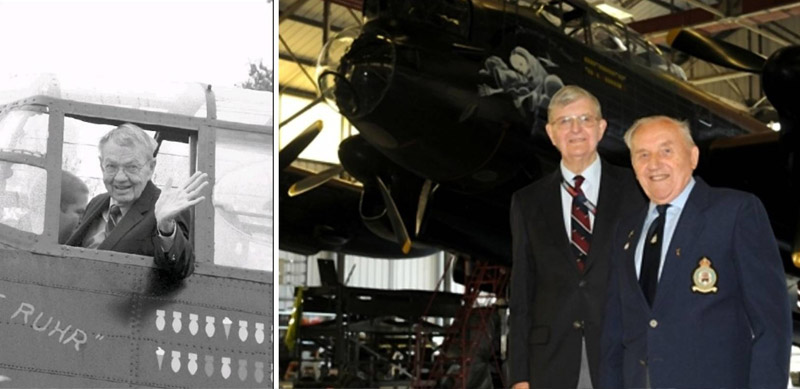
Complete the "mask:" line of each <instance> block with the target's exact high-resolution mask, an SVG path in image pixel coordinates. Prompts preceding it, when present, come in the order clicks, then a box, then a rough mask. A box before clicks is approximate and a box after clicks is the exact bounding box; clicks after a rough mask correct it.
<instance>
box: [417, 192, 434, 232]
mask: <svg viewBox="0 0 800 389" xmlns="http://www.w3.org/2000/svg"><path fill="white" fill-rule="evenodd" d="M432 187H433V182H431V180H425V183H424V184H422V190H421V191H420V193H419V203H418V204H417V225H416V228H415V229H414V236H419V229H420V227H422V218H423V217H424V216H425V208H427V206H428V198H429V197H430V195H431V188H432Z"/></svg>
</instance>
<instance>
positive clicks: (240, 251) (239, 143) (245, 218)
mask: <svg viewBox="0 0 800 389" xmlns="http://www.w3.org/2000/svg"><path fill="white" fill-rule="evenodd" d="M216 133H217V139H216V151H215V156H216V161H215V166H216V182H215V183H214V185H213V188H214V194H213V199H214V263H216V264H218V265H225V266H234V267H242V268H247V269H256V270H266V271H272V245H273V241H272V231H273V225H272V136H270V135H268V134H261V133H247V132H240V131H237V132H234V131H229V130H224V129H217V130H216Z"/></svg>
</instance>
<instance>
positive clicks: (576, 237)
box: [565, 175, 592, 271]
mask: <svg viewBox="0 0 800 389" xmlns="http://www.w3.org/2000/svg"><path fill="white" fill-rule="evenodd" d="M574 180H575V186H574V187H570V186H569V185H565V186H566V187H567V192H568V193H569V194H570V195H571V196H572V218H571V219H572V223H571V229H570V231H571V233H570V243H571V248H572V253H573V254H574V255H575V264H576V265H577V266H578V270H580V271H583V269H584V267H585V266H586V256H587V255H589V247H590V246H591V244H592V223H591V221H590V220H589V207H588V204H587V203H588V201H587V199H586V195H584V194H583V190H581V185H582V184H583V180H584V178H583V176H580V175H578V176H575V178H574ZM570 189H572V190H570Z"/></svg>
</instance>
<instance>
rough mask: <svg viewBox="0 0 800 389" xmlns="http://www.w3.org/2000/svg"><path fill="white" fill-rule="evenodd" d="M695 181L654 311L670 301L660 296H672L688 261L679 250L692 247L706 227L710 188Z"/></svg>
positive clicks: (666, 262)
mask: <svg viewBox="0 0 800 389" xmlns="http://www.w3.org/2000/svg"><path fill="white" fill-rule="evenodd" d="M695 180H696V182H695V185H694V188H692V192H691V193H690V194H689V198H688V199H687V200H686V204H685V205H684V208H683V210H682V211H681V215H680V219H679V220H678V225H677V226H675V233H674V234H673V235H672V240H670V242H669V249H668V250H667V252H666V254H665V255H664V268H663V270H662V271H661V278H660V279H659V281H658V291H657V292H656V298H655V302H654V303H653V309H654V310H655V309H656V308H658V307H659V306H660V305H661V304H663V303H661V301H662V300H669V298H667V297H660V296H669V295H670V294H671V293H670V291H671V290H672V289H673V288H674V287H675V286H674V283H675V276H676V274H678V273H680V272H681V262H685V261H686V260H687V259H686V258H684V257H682V256H681V255H680V254H679V253H680V250H679V249H680V248H682V247H691V246H692V245H693V244H692V242H693V241H694V239H695V237H697V236H699V235H701V233H702V231H703V228H705V225H706V218H705V215H704V214H703V212H702V210H703V209H704V208H705V207H706V204H707V203H708V186H707V185H706V184H705V182H702V181H701V180H700V179H695Z"/></svg>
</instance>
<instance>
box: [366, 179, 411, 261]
mask: <svg viewBox="0 0 800 389" xmlns="http://www.w3.org/2000/svg"><path fill="white" fill-rule="evenodd" d="M375 178H376V180H377V181H378V188H380V190H381V196H382V197H383V202H384V204H385V205H386V212H387V213H388V214H389V222H391V223H392V229H393V230H394V236H395V238H396V239H397V243H399V244H400V249H401V250H403V254H408V252H409V251H411V238H410V237H409V236H408V231H406V225H405V224H404V223H403V218H401V217H400V211H398V210H397V205H395V203H394V200H392V196H391V195H390V194H389V189H387V188H386V185H385V184H384V183H383V180H381V178H380V177H375Z"/></svg>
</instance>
